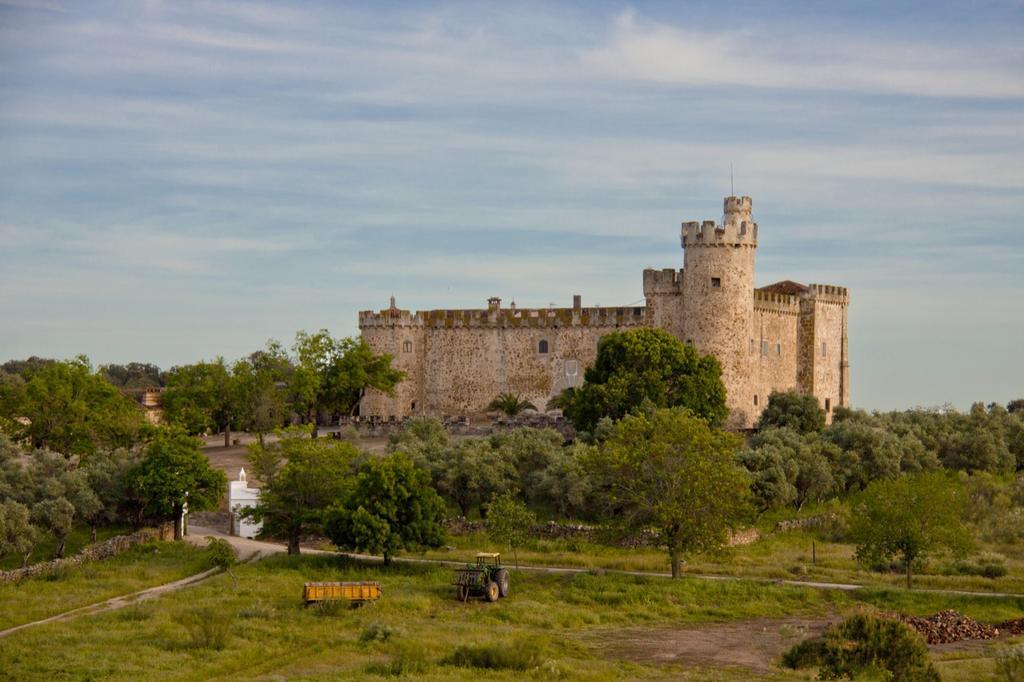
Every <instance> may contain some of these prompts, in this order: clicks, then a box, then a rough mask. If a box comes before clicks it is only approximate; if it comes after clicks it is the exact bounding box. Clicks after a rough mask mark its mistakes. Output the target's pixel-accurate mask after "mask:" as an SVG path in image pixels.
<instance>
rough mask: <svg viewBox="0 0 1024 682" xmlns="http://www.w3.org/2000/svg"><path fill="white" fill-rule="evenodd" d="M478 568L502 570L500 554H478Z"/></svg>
mask: <svg viewBox="0 0 1024 682" xmlns="http://www.w3.org/2000/svg"><path fill="white" fill-rule="evenodd" d="M476 566H477V568H501V553H500V552H478V553H477V555H476Z"/></svg>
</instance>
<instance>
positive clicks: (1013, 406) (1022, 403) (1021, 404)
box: [1006, 398, 1024, 414]
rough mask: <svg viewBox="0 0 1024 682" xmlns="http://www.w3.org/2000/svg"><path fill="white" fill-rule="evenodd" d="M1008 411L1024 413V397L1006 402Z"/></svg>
mask: <svg viewBox="0 0 1024 682" xmlns="http://www.w3.org/2000/svg"><path fill="white" fill-rule="evenodd" d="M1006 411H1007V412H1009V413H1010V414H1019V413H1024V398H1017V399H1016V400H1011V401H1010V402H1008V403H1006Z"/></svg>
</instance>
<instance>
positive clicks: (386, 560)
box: [384, 550, 391, 566]
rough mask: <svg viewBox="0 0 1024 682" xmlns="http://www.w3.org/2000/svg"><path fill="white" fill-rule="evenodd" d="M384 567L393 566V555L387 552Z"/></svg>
mask: <svg viewBox="0 0 1024 682" xmlns="http://www.w3.org/2000/svg"><path fill="white" fill-rule="evenodd" d="M384 565H385V566H390V565H391V555H390V554H388V552H387V550H384Z"/></svg>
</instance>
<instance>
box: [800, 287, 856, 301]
mask: <svg viewBox="0 0 1024 682" xmlns="http://www.w3.org/2000/svg"><path fill="white" fill-rule="evenodd" d="M807 288H808V289H809V290H810V291H809V292H808V293H807V296H808V297H809V298H814V299H815V300H818V301H823V302H825V303H838V304H840V305H849V304H850V292H849V290H848V289H847V288H846V287H840V286H836V285H834V284H808V285H807Z"/></svg>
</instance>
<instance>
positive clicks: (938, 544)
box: [849, 472, 971, 588]
mask: <svg viewBox="0 0 1024 682" xmlns="http://www.w3.org/2000/svg"><path fill="white" fill-rule="evenodd" d="M966 503H967V496H966V494H965V491H964V488H963V486H962V485H961V484H960V483H959V482H958V481H956V480H954V479H953V478H952V477H951V476H950V475H949V474H948V473H946V472H932V473H926V474H917V475H914V476H909V475H904V476H901V477H899V478H896V479H893V480H881V481H875V482H873V483H871V484H870V485H869V486H868V487H867V488H866V489H865V490H864V492H863V494H862V495H861V497H860V499H859V502H858V503H857V504H856V505H855V506H854V508H853V517H852V519H851V522H850V533H849V537H850V539H851V540H852V541H853V542H854V543H855V544H856V545H857V558H858V559H860V560H862V561H865V562H875V561H879V560H882V559H891V558H894V557H895V558H899V559H900V560H901V561H902V562H903V565H904V568H905V570H906V574H907V588H910V586H911V572H912V567H913V565H914V562H916V561H921V560H923V559H926V558H927V557H929V556H930V555H932V554H934V553H936V552H940V551H950V552H953V553H955V554H959V553H962V552H965V551H967V549H969V548H970V546H971V534H970V532H969V531H968V529H967V527H966V526H965V525H964V523H963V518H964V516H965V513H966Z"/></svg>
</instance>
